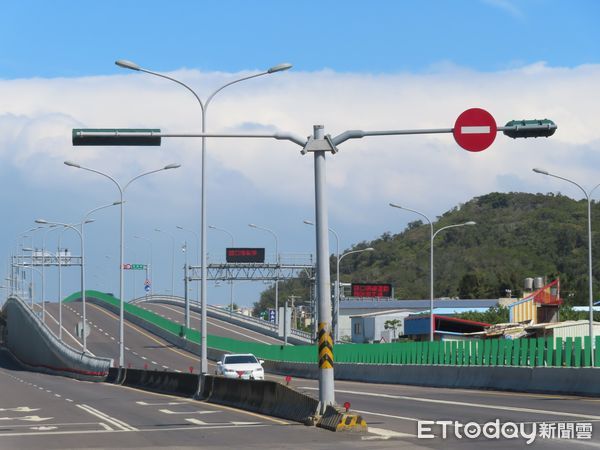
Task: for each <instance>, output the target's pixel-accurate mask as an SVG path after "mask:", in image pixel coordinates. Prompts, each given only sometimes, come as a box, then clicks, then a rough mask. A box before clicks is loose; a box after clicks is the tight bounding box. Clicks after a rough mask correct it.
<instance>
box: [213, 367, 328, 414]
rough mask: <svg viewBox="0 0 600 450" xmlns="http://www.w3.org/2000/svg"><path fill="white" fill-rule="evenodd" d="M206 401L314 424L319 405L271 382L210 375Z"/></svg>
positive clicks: (279, 384) (306, 397) (313, 400)
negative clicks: (313, 420)
mask: <svg viewBox="0 0 600 450" xmlns="http://www.w3.org/2000/svg"><path fill="white" fill-rule="evenodd" d="M204 378H205V383H206V386H210V392H207V391H206V390H205V393H207V394H208V395H207V396H206V401H208V402H210V403H217V404H220V405H226V406H231V407H234V408H240V409H244V410H247V411H252V412H257V413H260V414H265V415H268V416H273V417H279V418H282V419H287V420H293V421H295V422H300V423H312V419H313V418H314V416H315V415H316V413H317V409H318V406H319V401H318V400H317V399H315V398H313V397H310V396H308V395H306V394H303V393H300V392H298V391H295V390H293V389H292V388H289V387H287V386H284V385H283V384H281V383H277V382H275V381H269V380H241V379H235V378H225V377H217V376H212V375H207V376H205V377H204Z"/></svg>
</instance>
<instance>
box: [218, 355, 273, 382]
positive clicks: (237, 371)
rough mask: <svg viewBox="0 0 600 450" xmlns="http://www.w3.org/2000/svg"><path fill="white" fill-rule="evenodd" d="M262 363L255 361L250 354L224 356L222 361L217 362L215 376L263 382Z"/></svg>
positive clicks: (261, 361)
mask: <svg viewBox="0 0 600 450" xmlns="http://www.w3.org/2000/svg"><path fill="white" fill-rule="evenodd" d="M263 363H264V361H263V360H262V359H261V360H258V359H256V356H254V355H253V354H252V353H245V354H230V355H224V356H223V361H219V362H217V371H216V374H217V375H222V376H224V377H227V378H241V379H244V380H264V379H265V371H264V369H263V368H262V364H263Z"/></svg>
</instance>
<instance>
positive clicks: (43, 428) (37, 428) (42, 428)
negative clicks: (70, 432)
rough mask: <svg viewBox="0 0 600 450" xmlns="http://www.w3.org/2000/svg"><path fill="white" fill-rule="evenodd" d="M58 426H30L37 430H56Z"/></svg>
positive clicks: (31, 428)
mask: <svg viewBox="0 0 600 450" xmlns="http://www.w3.org/2000/svg"><path fill="white" fill-rule="evenodd" d="M57 428H58V427H53V426H41V427H29V429H30V430H35V431H50V430H56V429H57Z"/></svg>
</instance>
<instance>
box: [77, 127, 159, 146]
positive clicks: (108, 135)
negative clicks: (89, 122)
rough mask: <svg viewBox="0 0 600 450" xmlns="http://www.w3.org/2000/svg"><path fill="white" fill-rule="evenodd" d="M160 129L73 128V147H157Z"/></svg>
mask: <svg viewBox="0 0 600 450" xmlns="http://www.w3.org/2000/svg"><path fill="white" fill-rule="evenodd" d="M157 133H158V134H160V129H158V128H155V129H149V128H145V129H136V128H73V145H76V146H79V145H134V146H159V145H160V136H156V134H157Z"/></svg>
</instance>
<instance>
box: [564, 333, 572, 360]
mask: <svg viewBox="0 0 600 450" xmlns="http://www.w3.org/2000/svg"><path fill="white" fill-rule="evenodd" d="M572 362H573V338H572V337H570V336H569V337H567V338H566V339H565V367H571V363H572Z"/></svg>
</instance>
